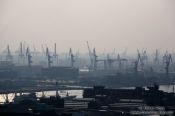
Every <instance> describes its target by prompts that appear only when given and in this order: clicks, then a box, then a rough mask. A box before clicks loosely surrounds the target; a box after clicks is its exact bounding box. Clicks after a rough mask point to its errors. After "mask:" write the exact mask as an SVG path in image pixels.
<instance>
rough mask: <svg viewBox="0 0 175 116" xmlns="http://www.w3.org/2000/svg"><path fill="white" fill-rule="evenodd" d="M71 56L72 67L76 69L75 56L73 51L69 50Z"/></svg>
mask: <svg viewBox="0 0 175 116" xmlns="http://www.w3.org/2000/svg"><path fill="white" fill-rule="evenodd" d="M69 56H70V59H71V67H74V63H75V56H74V55H73V52H72V49H71V48H70V49H69Z"/></svg>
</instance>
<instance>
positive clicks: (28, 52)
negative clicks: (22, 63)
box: [26, 47, 33, 67]
mask: <svg viewBox="0 0 175 116" xmlns="http://www.w3.org/2000/svg"><path fill="white" fill-rule="evenodd" d="M26 57H27V60H28V67H31V64H32V62H33V61H32V55H31V53H30V50H29V47H27V49H26Z"/></svg>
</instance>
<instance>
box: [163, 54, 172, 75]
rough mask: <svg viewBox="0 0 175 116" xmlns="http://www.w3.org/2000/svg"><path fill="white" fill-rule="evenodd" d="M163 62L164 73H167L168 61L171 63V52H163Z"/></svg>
mask: <svg viewBox="0 0 175 116" xmlns="http://www.w3.org/2000/svg"><path fill="white" fill-rule="evenodd" d="M164 63H165V71H166V75H167V76H168V75H169V67H170V63H172V56H171V54H165V55H164Z"/></svg>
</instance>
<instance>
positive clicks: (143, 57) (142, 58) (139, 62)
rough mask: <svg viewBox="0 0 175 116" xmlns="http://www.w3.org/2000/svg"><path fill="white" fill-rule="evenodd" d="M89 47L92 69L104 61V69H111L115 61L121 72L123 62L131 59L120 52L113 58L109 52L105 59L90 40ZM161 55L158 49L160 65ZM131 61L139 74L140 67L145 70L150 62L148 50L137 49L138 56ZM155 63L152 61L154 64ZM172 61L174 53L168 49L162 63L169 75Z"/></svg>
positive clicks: (156, 62) (158, 62) (156, 54)
mask: <svg viewBox="0 0 175 116" xmlns="http://www.w3.org/2000/svg"><path fill="white" fill-rule="evenodd" d="M87 48H88V52H89V57H90V66H89V69H90V70H97V64H98V63H99V62H103V63H104V69H109V70H110V69H111V67H112V65H113V64H114V63H115V62H117V63H118V69H119V72H121V70H122V64H124V63H123V62H125V64H128V61H129V60H130V59H128V58H127V59H126V58H121V56H120V54H118V55H117V58H111V57H110V55H109V54H107V55H106V58H105V59H104V58H103V59H101V58H99V56H98V55H97V54H96V49H95V48H93V50H91V49H90V46H89V43H88V41H87ZM159 55H160V53H159V51H158V50H156V53H155V58H154V63H155V64H157V65H160V60H159V59H160V56H159ZM131 62H133V64H134V66H133V69H134V72H135V74H137V73H138V72H139V68H140V70H141V71H144V70H145V67H146V65H148V62H149V59H148V55H147V52H146V50H143V51H141V52H140V51H139V50H137V57H136V58H135V60H134V61H131ZM154 63H152V65H153V64H154ZM172 63H173V60H172V55H171V54H170V53H168V52H167V51H166V53H165V54H164V55H163V61H162V65H163V66H164V69H165V72H166V75H169V69H170V65H171V64H172ZM149 67H151V69H152V66H151V64H150V65H149Z"/></svg>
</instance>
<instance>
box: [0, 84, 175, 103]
mask: <svg viewBox="0 0 175 116" xmlns="http://www.w3.org/2000/svg"><path fill="white" fill-rule="evenodd" d="M174 87H175V85H160V88H159V89H160V90H162V91H164V92H173V91H174ZM123 88H124V89H125V88H126V89H133V88H134V87H123ZM58 93H59V95H60V96H61V97H64V96H66V95H67V93H68V94H69V95H70V96H76V98H82V96H83V90H59V91H58ZM23 94H28V93H23ZM18 95H19V93H18ZM36 95H37V97H41V96H42V95H43V92H37V93H36ZM44 95H45V96H46V97H49V96H54V95H56V91H45V92H44ZM14 96H15V94H13V93H10V94H8V99H9V101H10V102H12V101H13V98H14ZM6 97H7V96H6V95H4V94H1V95H0V103H4V101H5V98H6Z"/></svg>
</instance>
